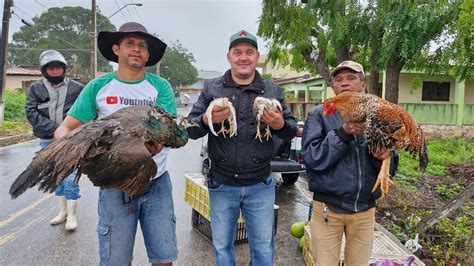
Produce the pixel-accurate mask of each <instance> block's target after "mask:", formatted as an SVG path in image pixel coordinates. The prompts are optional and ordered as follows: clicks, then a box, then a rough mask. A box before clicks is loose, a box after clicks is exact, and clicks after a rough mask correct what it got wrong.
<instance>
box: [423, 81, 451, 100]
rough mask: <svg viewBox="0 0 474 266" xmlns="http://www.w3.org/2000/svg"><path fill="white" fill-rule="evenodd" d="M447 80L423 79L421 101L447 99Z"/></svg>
mask: <svg viewBox="0 0 474 266" xmlns="http://www.w3.org/2000/svg"><path fill="white" fill-rule="evenodd" d="M449 88H450V83H449V82H436V81H423V92H422V96H421V99H422V100H423V101H446V102H447V101H449Z"/></svg>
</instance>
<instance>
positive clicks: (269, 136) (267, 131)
mask: <svg viewBox="0 0 474 266" xmlns="http://www.w3.org/2000/svg"><path fill="white" fill-rule="evenodd" d="M264 137H266V138H267V141H268V140H269V139H270V138H271V137H272V133H271V132H270V127H269V126H268V125H267V127H266V128H265V135H264Z"/></svg>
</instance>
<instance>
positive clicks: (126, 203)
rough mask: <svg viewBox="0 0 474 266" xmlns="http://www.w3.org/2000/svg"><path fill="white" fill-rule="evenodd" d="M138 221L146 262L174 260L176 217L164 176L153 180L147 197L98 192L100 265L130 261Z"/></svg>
mask: <svg viewBox="0 0 474 266" xmlns="http://www.w3.org/2000/svg"><path fill="white" fill-rule="evenodd" d="M138 221H140V227H141V229H142V232H143V238H144V240H145V247H146V250H147V253H148V260H149V262H150V263H168V262H172V261H174V260H176V259H177V257H178V247H177V241H176V217H175V214H174V205H173V196H172V187H171V180H170V176H169V174H168V172H165V173H164V174H162V175H161V176H160V177H158V178H156V179H154V180H153V181H152V183H151V185H150V190H149V191H148V192H147V193H145V194H142V195H139V196H135V197H133V198H129V197H128V196H127V194H126V193H124V192H122V191H120V190H118V189H116V188H108V189H100V191H99V224H98V225H97V233H98V236H99V254H100V265H113V266H116V265H127V264H128V263H129V262H131V261H132V260H133V247H134V244H135V235H136V232H137V223H138Z"/></svg>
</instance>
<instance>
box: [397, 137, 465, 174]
mask: <svg viewBox="0 0 474 266" xmlns="http://www.w3.org/2000/svg"><path fill="white" fill-rule="evenodd" d="M427 146H428V158H429V162H428V167H427V168H426V173H429V174H433V175H437V176H443V175H446V174H447V171H446V169H447V168H446V167H447V166H449V165H451V164H457V163H469V162H474V142H472V141H468V140H466V139H464V138H450V139H444V140H429V141H428V143H427ZM399 155H400V164H399V169H398V172H399V174H402V175H404V176H409V177H411V178H415V179H416V178H419V177H420V175H421V173H420V171H419V170H418V161H417V160H415V159H413V157H412V156H411V155H410V154H409V153H408V152H406V151H400V152H399Z"/></svg>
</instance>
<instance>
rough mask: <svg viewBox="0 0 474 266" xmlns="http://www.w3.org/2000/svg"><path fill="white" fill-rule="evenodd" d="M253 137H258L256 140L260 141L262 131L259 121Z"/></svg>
mask: <svg viewBox="0 0 474 266" xmlns="http://www.w3.org/2000/svg"><path fill="white" fill-rule="evenodd" d="M255 138H258V140H260V142H262V133H261V132H260V121H258V122H257V134H255Z"/></svg>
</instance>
